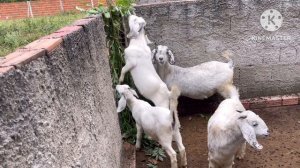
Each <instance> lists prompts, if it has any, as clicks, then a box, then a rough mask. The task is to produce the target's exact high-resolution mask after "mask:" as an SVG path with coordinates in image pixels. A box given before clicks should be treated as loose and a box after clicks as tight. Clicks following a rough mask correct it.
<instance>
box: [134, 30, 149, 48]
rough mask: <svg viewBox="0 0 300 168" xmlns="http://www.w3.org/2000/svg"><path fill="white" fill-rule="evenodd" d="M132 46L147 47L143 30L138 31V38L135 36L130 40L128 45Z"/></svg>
mask: <svg viewBox="0 0 300 168" xmlns="http://www.w3.org/2000/svg"><path fill="white" fill-rule="evenodd" d="M132 44H135V45H138V46H148V43H147V40H146V37H145V30H144V29H142V30H141V31H140V33H139V35H138V36H136V37H135V38H131V39H130V43H129V45H132Z"/></svg>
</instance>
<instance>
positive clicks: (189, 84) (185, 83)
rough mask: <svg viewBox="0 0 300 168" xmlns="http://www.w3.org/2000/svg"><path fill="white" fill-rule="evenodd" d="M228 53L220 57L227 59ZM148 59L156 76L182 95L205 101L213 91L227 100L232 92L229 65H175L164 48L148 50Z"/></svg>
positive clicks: (211, 62) (214, 63) (169, 51)
mask: <svg viewBox="0 0 300 168" xmlns="http://www.w3.org/2000/svg"><path fill="white" fill-rule="evenodd" d="M228 55H229V53H228V52H225V54H224V55H223V56H224V57H226V58H227V59H229V56H228ZM152 60H153V63H154V64H156V68H157V73H158V75H159V76H160V78H161V79H162V80H163V81H164V82H165V83H166V84H167V86H168V88H170V87H171V86H172V85H176V86H178V87H179V90H180V92H181V95H182V96H186V97H189V98H193V99H206V98H208V97H210V96H212V95H213V94H214V93H215V92H218V93H219V94H221V95H222V96H223V97H224V98H230V97H231V95H232V94H233V92H236V90H235V87H234V85H233V62H232V60H231V59H229V62H228V63H223V62H218V61H210V62H205V63H202V64H200V65H196V66H193V67H189V68H182V67H179V66H176V65H173V64H174V63H175V59H174V55H173V53H172V51H171V50H169V49H168V47H167V46H162V45H159V46H157V48H156V49H154V50H152Z"/></svg>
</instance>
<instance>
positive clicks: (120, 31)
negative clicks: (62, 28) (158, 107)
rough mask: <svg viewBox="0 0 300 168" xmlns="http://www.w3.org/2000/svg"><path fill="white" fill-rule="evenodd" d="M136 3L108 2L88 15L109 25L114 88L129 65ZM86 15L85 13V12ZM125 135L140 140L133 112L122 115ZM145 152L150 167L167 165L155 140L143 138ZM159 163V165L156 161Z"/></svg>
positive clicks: (127, 78) (125, 0)
mask: <svg viewBox="0 0 300 168" xmlns="http://www.w3.org/2000/svg"><path fill="white" fill-rule="evenodd" d="M134 2H135V0H116V1H115V3H113V2H111V1H108V6H107V7H104V6H101V5H100V6H99V7H97V8H94V9H91V10H89V11H87V12H88V14H102V15H103V20H104V23H105V32H106V43H107V47H108V48H109V54H110V66H111V71H112V79H113V87H114V88H115V86H116V85H117V84H118V78H119V76H120V73H121V69H122V67H123V66H124V64H125V61H124V48H126V47H127V45H128V41H127V39H126V33H127V32H128V31H127V22H128V16H129V15H131V14H134V8H133V6H132V3H134ZM81 10H82V11H83V9H81ZM123 83H125V84H128V85H129V86H131V87H133V88H134V84H133V81H132V79H131V78H130V76H129V73H127V74H126V76H125V80H124V82H123ZM115 97H116V100H119V98H120V97H119V95H117V94H116V95H115ZM119 117H120V123H121V131H122V134H123V138H124V139H125V140H126V141H128V142H130V143H132V144H134V143H135V140H136V127H135V121H134V119H133V118H132V115H131V112H130V110H129V109H126V110H125V111H123V112H121V113H120V115H119ZM142 148H143V149H144V150H145V153H146V155H148V156H149V159H148V164H147V165H148V167H151V168H155V167H157V166H156V164H157V161H158V160H159V161H163V159H164V157H166V156H165V152H164V150H162V149H161V147H160V145H159V144H158V143H156V142H155V141H153V140H151V139H150V138H149V137H147V136H146V135H144V136H143V140H142ZM153 160H155V161H153Z"/></svg>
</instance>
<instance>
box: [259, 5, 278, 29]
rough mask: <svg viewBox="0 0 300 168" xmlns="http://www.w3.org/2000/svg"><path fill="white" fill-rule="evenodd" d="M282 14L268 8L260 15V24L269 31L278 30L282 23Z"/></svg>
mask: <svg viewBox="0 0 300 168" xmlns="http://www.w3.org/2000/svg"><path fill="white" fill-rule="evenodd" d="M282 21H283V18H282V15H281V13H280V12H278V11H277V10H275V9H268V10H266V11H264V12H263V13H262V15H261V16H260V24H261V26H262V27H263V28H264V29H265V30H267V31H276V30H278V29H279V28H280V27H281V25H282Z"/></svg>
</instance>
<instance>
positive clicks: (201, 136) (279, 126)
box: [136, 105, 300, 168]
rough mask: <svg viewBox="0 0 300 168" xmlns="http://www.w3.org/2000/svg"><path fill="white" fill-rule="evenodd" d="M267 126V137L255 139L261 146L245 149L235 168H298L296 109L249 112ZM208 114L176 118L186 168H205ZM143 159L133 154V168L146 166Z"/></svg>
mask: <svg viewBox="0 0 300 168" xmlns="http://www.w3.org/2000/svg"><path fill="white" fill-rule="evenodd" d="M252 111H254V112H256V113H257V114H258V115H259V116H260V117H261V118H262V119H263V120H264V121H265V122H266V123H267V125H268V127H269V129H270V133H271V135H270V137H268V138H266V139H259V142H260V143H261V144H262V145H263V146H264V148H263V150H262V151H256V150H254V149H252V148H251V147H250V146H249V145H248V146H247V153H246V156H245V158H244V159H243V160H235V165H234V167H235V168H281V167H282V168H300V106H299V105H298V106H283V107H274V108H265V109H256V110H255V109H253V110H252ZM209 115H210V113H208V114H207V113H206V114H204V115H203V114H199V113H198V114H190V115H185V116H181V117H180V122H181V125H182V127H183V129H182V131H181V133H182V137H183V143H184V145H185V147H186V150H187V159H188V167H189V168H205V167H208V161H207V153H208V151H207V139H206V138H207V130H206V129H207V121H208V118H209ZM173 146H174V147H175V145H173ZM146 160H147V156H145V154H144V152H143V151H139V152H137V160H136V162H137V163H136V164H137V168H144V167H147V166H146ZM158 167H159V168H169V167H170V160H169V158H168V157H167V158H166V159H165V161H163V162H159V163H158Z"/></svg>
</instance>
